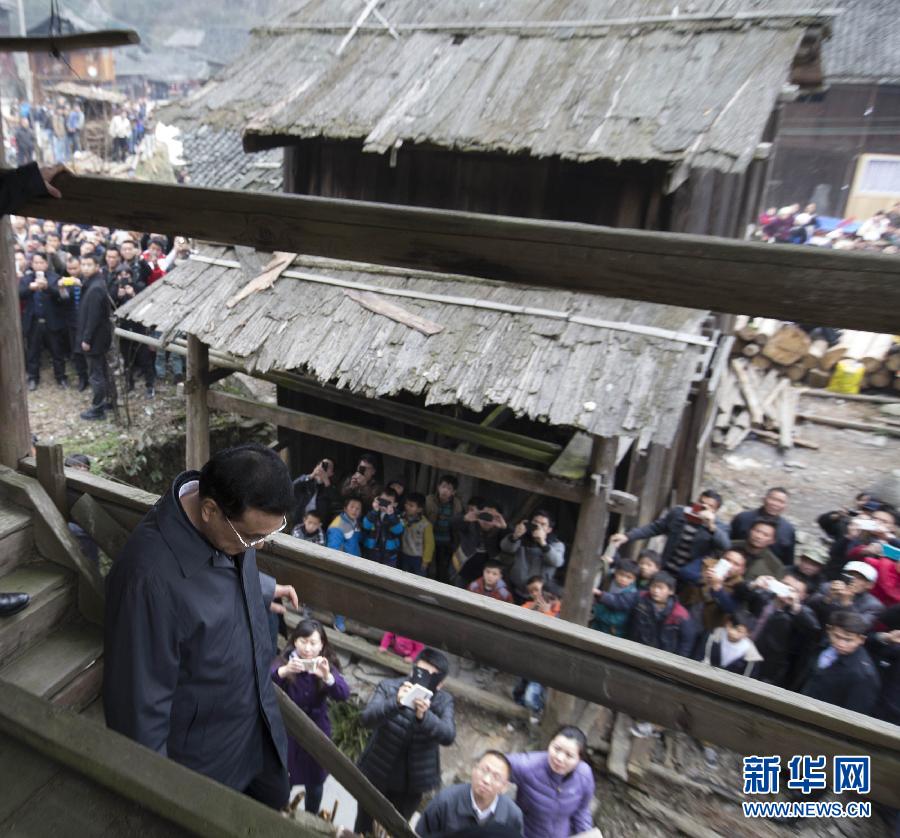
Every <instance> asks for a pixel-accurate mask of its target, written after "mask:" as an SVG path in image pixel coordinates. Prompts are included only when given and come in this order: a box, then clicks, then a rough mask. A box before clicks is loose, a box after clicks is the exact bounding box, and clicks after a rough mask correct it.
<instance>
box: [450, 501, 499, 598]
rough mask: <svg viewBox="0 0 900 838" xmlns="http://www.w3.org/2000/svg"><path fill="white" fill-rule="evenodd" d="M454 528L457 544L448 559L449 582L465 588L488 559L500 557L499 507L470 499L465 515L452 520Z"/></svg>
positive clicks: (481, 572) (478, 575)
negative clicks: (449, 569)
mask: <svg viewBox="0 0 900 838" xmlns="http://www.w3.org/2000/svg"><path fill="white" fill-rule="evenodd" d="M454 529H455V531H456V534H457V536H458V540H459V543H458V545H457V548H456V550H455V551H454V553H453V557H452V559H451V574H450V576H451V581H452V582H453V584H456V585H459V586H461V587H464V588H467V587H469V585H471V584H472V583H473V582H474V581H475V580H476V579H479V578H480V577H481V575H482V574H483V573H484V565H485V563H486V562H487V561H488V559H496V558H497V557H498V556H499V555H500V542H501V539H502V537H503V533H504V532H505V531H506V530H507V525H506V519H505V518H504V517H503V515H502V513H501V512H500V506H499V504H497V503H494V502H493V501H490V500H485V499H484V498H480V497H472V498H470V499H469V502H468V504H466V514H465V515H463V516H462V517H461V518H458V519H456V521H455V524H454Z"/></svg>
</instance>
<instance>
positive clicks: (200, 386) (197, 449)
mask: <svg viewBox="0 0 900 838" xmlns="http://www.w3.org/2000/svg"><path fill="white" fill-rule="evenodd" d="M208 392H209V347H207V345H206V344H205V343H203V342H202V341H201V340H200V339H199V338H197V337H194V335H188V355H187V380H186V381H185V383H184V394H185V396H186V397H187V410H186V428H185V464H186V466H187V468H189V469H199V468H202V467H203V465H204V463H206V461H207V460H208V459H209V404H208V403H207V394H208Z"/></svg>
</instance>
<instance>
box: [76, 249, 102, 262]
mask: <svg viewBox="0 0 900 838" xmlns="http://www.w3.org/2000/svg"><path fill="white" fill-rule="evenodd" d="M78 258H79V259H90V260H91V261H92V262H93V263H94V264H95V265H97V264H99V263H100V257H99V256H97V251H96V250H89V251H88V252H87V253H82V254H81V256H79V257H78Z"/></svg>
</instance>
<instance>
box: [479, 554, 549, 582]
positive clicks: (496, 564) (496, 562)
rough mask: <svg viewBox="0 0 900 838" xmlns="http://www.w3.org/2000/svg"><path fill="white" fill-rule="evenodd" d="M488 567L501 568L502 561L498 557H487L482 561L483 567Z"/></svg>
mask: <svg viewBox="0 0 900 838" xmlns="http://www.w3.org/2000/svg"><path fill="white" fill-rule="evenodd" d="M489 567H495V568H497V569H498V570H503V563H502V562H501V561H500V560H499V559H488V560H487V561H486V562H485V563H484V569H485V570H487V569H488V568H489ZM542 578H543V577H542ZM528 581H529V582H530V581H531V580H530V579H529V580H528Z"/></svg>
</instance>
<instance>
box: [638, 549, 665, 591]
mask: <svg viewBox="0 0 900 838" xmlns="http://www.w3.org/2000/svg"><path fill="white" fill-rule="evenodd" d="M637 565H638V570H639V571H640V573H639V574H638V578H637V582H636V583H635V584H636V585H637V589H638V591H646V590H648V589H649V588H650V580H651V579H652V578H653V577H654V576H656V574H657V573H659V572H660V571H661V570H662V557H661V556H660V555H659V553H657V552H656V550H651V549H650V548H649V547H646V548H644V549H643V550H641V552H640V553H638V560H637Z"/></svg>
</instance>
